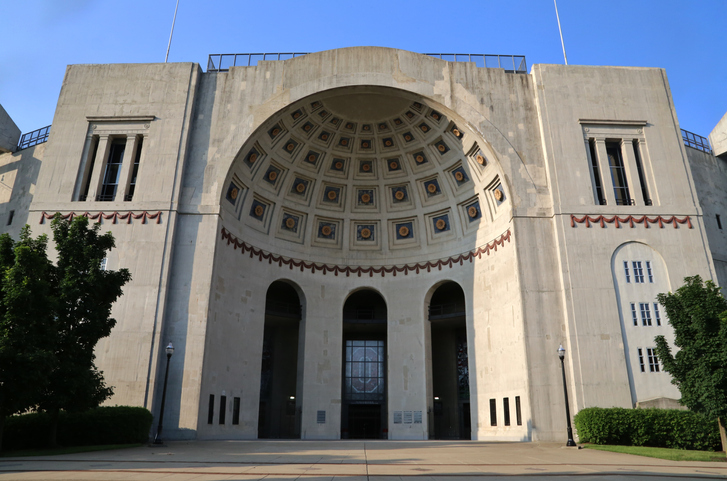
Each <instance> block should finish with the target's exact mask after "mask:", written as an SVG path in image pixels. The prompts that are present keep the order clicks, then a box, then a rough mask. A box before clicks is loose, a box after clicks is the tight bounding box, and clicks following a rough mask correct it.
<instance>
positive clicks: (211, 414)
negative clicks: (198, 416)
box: [207, 394, 215, 424]
mask: <svg viewBox="0 0 727 481" xmlns="http://www.w3.org/2000/svg"><path fill="white" fill-rule="evenodd" d="M214 419H215V395H214V394H210V404H209V407H208V408H207V424H212V423H213V422H214Z"/></svg>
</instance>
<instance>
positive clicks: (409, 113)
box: [404, 110, 414, 119]
mask: <svg viewBox="0 0 727 481" xmlns="http://www.w3.org/2000/svg"><path fill="white" fill-rule="evenodd" d="M404 115H406V117H407V118H408V119H413V118H414V112H412V111H411V110H407V111H406V114H404Z"/></svg>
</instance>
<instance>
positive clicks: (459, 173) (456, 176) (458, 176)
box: [454, 172, 464, 182]
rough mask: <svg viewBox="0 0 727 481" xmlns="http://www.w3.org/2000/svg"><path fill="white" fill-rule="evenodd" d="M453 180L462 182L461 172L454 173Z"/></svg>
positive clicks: (462, 175)
mask: <svg viewBox="0 0 727 481" xmlns="http://www.w3.org/2000/svg"><path fill="white" fill-rule="evenodd" d="M454 178H455V179H457V182H462V181H463V180H464V174H463V173H462V172H455V173H454Z"/></svg>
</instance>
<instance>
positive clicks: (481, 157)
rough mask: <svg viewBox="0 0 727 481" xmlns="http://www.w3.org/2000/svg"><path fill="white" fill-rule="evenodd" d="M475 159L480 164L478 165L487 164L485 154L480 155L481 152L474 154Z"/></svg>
mask: <svg viewBox="0 0 727 481" xmlns="http://www.w3.org/2000/svg"><path fill="white" fill-rule="evenodd" d="M475 160H476V161H477V163H478V164H480V165H486V164H487V159H485V156H484V155H482V154H481V153H480V154H477V155H476V156H475Z"/></svg>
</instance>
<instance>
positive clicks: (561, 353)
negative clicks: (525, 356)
mask: <svg viewBox="0 0 727 481" xmlns="http://www.w3.org/2000/svg"><path fill="white" fill-rule="evenodd" d="M558 357H559V358H560V369H561V371H562V372H563V393H564V394H565V419H566V421H568V442H567V443H565V445H566V446H577V445H576V442H575V441H573V428H571V426H570V409H569V408H568V386H566V384H565V365H564V364H563V358H564V357H565V349H563V345H562V344H561V345H560V347H559V348H558ZM163 405H164V398H163V397H162V406H163Z"/></svg>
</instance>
